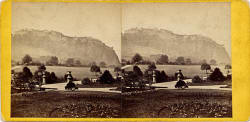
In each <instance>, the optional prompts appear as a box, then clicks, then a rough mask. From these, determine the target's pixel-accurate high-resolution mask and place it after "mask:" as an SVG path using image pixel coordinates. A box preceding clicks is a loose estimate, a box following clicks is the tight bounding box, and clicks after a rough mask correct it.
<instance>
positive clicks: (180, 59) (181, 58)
mask: <svg viewBox="0 0 250 122" xmlns="http://www.w3.org/2000/svg"><path fill="white" fill-rule="evenodd" d="M176 63H177V64H185V60H184V57H182V56H181V57H178V58H177V59H176Z"/></svg>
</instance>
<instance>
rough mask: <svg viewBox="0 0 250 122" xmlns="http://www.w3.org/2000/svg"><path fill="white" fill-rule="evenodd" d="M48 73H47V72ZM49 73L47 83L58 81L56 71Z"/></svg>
mask: <svg viewBox="0 0 250 122" xmlns="http://www.w3.org/2000/svg"><path fill="white" fill-rule="evenodd" d="M45 74H46V73H45ZM47 74H48V76H47V77H48V78H47V79H46V82H47V83H56V82H57V80H58V78H57V77H56V74H55V73H54V72H51V73H47Z"/></svg>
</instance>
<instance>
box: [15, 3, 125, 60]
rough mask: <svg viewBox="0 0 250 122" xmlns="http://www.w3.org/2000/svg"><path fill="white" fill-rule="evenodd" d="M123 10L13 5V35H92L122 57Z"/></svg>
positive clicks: (82, 5)
mask: <svg viewBox="0 0 250 122" xmlns="http://www.w3.org/2000/svg"><path fill="white" fill-rule="evenodd" d="M120 7H121V5H120V4H118V3H56V2H47V3H46V2H32V3H31V2H13V4H12V32H15V31H18V30H21V29H38V30H54V31H58V32H61V33H63V34H64V35H66V36H73V37H74V36H76V37H86V36H87V37H89V36H90V37H93V38H96V39H99V40H101V41H102V42H104V43H105V44H106V45H108V46H110V47H113V48H114V50H115V52H116V53H117V55H118V57H119V58H120V56H121V54H120V53H121V51H120V50H121V20H120V19H121V8H120Z"/></svg>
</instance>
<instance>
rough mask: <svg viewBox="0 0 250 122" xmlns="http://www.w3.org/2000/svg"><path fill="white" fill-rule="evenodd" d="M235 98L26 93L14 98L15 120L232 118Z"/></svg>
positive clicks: (196, 93) (186, 93)
mask: <svg viewBox="0 0 250 122" xmlns="http://www.w3.org/2000/svg"><path fill="white" fill-rule="evenodd" d="M231 96H232V93H231V91H223V90H199V89H192V90H191V89H185V90H180V89H176V90H157V91H153V92H149V93H141V94H133V95H121V94H118V93H103V92H87V91H75V92H67V91H48V92H34V93H23V94H14V95H12V96H11V117H72V118H86V117H89V118H92V117H96V118H98V117H105V118H158V117H160V118H173V117H178V118H186V117H189V118H193V117H201V118H207V117H232V97H231Z"/></svg>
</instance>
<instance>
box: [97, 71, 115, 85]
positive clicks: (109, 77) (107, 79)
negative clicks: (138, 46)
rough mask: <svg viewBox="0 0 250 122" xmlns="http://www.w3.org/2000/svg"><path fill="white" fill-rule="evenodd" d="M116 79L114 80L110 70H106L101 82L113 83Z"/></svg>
mask: <svg viewBox="0 0 250 122" xmlns="http://www.w3.org/2000/svg"><path fill="white" fill-rule="evenodd" d="M114 81H115V80H114V78H113V76H112V75H111V74H110V72H109V71H108V70H105V71H104V73H103V74H102V76H101V77H100V82H101V83H105V84H111V83H113V82H114Z"/></svg>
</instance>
